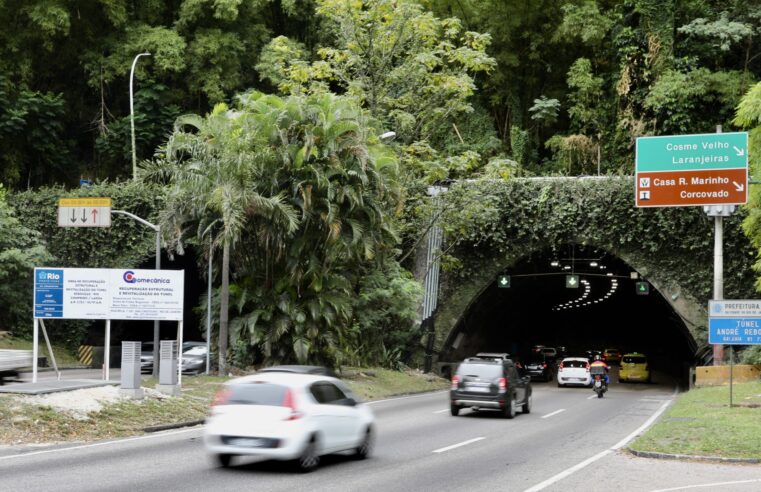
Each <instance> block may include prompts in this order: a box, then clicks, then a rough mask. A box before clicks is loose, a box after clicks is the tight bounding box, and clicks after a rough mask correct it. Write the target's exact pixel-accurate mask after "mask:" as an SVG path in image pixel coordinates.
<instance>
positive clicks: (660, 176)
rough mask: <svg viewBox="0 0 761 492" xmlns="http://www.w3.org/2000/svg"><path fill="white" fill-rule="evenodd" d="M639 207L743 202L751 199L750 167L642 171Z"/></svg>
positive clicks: (637, 190)
mask: <svg viewBox="0 0 761 492" xmlns="http://www.w3.org/2000/svg"><path fill="white" fill-rule="evenodd" d="M635 179H636V180H637V183H636V186H635V189H636V191H635V194H636V196H635V200H636V204H637V206H638V207H682V206H691V205H740V204H743V203H746V202H747V201H748V170H747V168H740V169H711V170H681V171H661V172H639V173H637V176H636V178H635Z"/></svg>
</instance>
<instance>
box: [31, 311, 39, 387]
mask: <svg viewBox="0 0 761 492" xmlns="http://www.w3.org/2000/svg"><path fill="white" fill-rule="evenodd" d="M39 321H40V320H38V319H37V318H34V329H33V330H32V332H33V333H34V335H32V337H33V338H32V382H33V383H36V382H37V346H38V345H39V342H40V339H39V335H38V334H37V327H38V325H39Z"/></svg>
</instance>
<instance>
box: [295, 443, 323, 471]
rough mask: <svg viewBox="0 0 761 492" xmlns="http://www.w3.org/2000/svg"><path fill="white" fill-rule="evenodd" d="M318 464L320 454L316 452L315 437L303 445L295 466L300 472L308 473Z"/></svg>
mask: <svg viewBox="0 0 761 492" xmlns="http://www.w3.org/2000/svg"><path fill="white" fill-rule="evenodd" d="M319 464H320V454H319V453H318V447H317V438H316V437H314V436H313V437H312V439H311V440H310V441H309V442H308V443H307V445H306V446H304V451H302V452H301V456H299V457H298V458H297V459H296V468H298V470H299V471H300V472H301V473H309V472H311V471H313V470H314V469H315V468H317V466H318V465H319Z"/></svg>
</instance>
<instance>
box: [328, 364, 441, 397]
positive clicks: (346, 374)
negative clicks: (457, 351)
mask: <svg viewBox="0 0 761 492" xmlns="http://www.w3.org/2000/svg"><path fill="white" fill-rule="evenodd" d="M341 379H342V380H343V381H344V382H345V383H346V384H347V385H348V386H349V388H351V390H352V391H353V392H354V393H355V394H356V395H357V396H358V397H359V398H361V399H362V400H382V399H383V398H388V397H391V396H395V395H407V394H410V393H420V392H424V391H436V390H443V389H447V388H449V384H450V383H449V381H448V380H446V379H443V378H441V377H439V376H436V375H435V374H424V373H422V372H420V371H417V370H414V369H405V370H404V371H392V370H389V369H360V368H356V367H348V368H344V369H343V371H342V373H341Z"/></svg>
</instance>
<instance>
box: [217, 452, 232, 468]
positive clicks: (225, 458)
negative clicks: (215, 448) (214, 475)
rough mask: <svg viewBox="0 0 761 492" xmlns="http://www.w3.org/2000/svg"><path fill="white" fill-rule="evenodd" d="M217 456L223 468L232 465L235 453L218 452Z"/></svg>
mask: <svg viewBox="0 0 761 492" xmlns="http://www.w3.org/2000/svg"><path fill="white" fill-rule="evenodd" d="M216 458H217V463H218V464H219V466H221V467H222V468H228V467H229V466H230V463H231V462H232V459H233V455H231V454H224V453H223V454H218V455H217V456H216Z"/></svg>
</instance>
